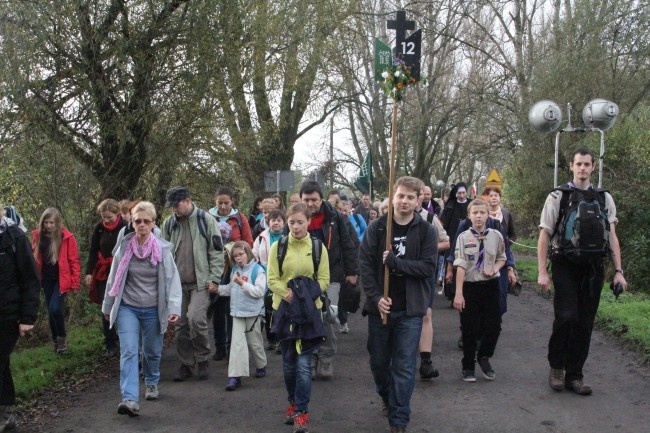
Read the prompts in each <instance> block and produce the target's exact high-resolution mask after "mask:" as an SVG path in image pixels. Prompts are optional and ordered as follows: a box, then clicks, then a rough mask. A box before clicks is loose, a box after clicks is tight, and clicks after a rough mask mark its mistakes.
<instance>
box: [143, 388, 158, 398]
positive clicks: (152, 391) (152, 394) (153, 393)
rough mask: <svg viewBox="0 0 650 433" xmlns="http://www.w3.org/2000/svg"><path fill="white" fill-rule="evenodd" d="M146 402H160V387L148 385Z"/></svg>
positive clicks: (145, 394) (145, 395) (145, 396)
mask: <svg viewBox="0 0 650 433" xmlns="http://www.w3.org/2000/svg"><path fill="white" fill-rule="evenodd" d="M144 399H145V400H158V385H147V388H146V390H145V392H144Z"/></svg>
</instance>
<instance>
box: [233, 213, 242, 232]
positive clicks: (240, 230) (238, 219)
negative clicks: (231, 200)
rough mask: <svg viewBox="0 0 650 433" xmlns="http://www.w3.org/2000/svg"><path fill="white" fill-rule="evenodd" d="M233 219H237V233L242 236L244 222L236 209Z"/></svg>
mask: <svg viewBox="0 0 650 433" xmlns="http://www.w3.org/2000/svg"><path fill="white" fill-rule="evenodd" d="M235 220H237V226H238V227H239V233H241V235H242V236H244V223H243V222H242V220H241V212H239V211H237V213H236V214H235Z"/></svg>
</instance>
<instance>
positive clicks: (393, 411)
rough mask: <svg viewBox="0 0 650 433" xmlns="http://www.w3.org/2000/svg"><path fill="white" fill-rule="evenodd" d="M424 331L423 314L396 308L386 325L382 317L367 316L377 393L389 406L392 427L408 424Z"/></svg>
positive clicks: (372, 369)
mask: <svg viewBox="0 0 650 433" xmlns="http://www.w3.org/2000/svg"><path fill="white" fill-rule="evenodd" d="M421 332H422V316H407V315H406V312H405V311H395V312H392V313H390V314H389V316H388V324H387V325H384V324H382V323H381V317H380V316H378V315H375V314H369V315H368V346H367V347H368V352H369V353H370V370H371V371H372V376H373V378H374V380H375V387H376V389H377V393H378V394H379V395H380V396H381V398H382V400H384V402H385V403H386V406H387V407H388V422H389V423H390V425H392V426H407V425H408V423H409V419H410V415H411V395H412V394H413V388H414V387H415V370H416V368H415V367H416V364H417V358H418V356H417V355H418V350H419V349H418V344H419V342H420V333H421Z"/></svg>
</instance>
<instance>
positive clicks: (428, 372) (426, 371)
mask: <svg viewBox="0 0 650 433" xmlns="http://www.w3.org/2000/svg"><path fill="white" fill-rule="evenodd" d="M438 376H440V373H438V370H436V369H435V368H433V362H432V361H431V360H430V359H423V360H422V362H421V363H420V379H422V380H428V379H432V378H434V377H438Z"/></svg>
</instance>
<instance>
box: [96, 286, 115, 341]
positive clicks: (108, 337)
mask: <svg viewBox="0 0 650 433" xmlns="http://www.w3.org/2000/svg"><path fill="white" fill-rule="evenodd" d="M95 284H96V286H97V294H98V295H99V299H101V300H103V299H104V293H105V292H106V281H96V282H95ZM100 307H101V304H100ZM100 313H101V311H100ZM116 328H117V326H114V327H113V328H111V327H110V322H109V321H108V320H106V318H105V317H104V314H102V331H103V332H104V345H105V346H106V348H107V349H110V348H113V347H117V342H118V341H119V337H118V336H117V329H116Z"/></svg>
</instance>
